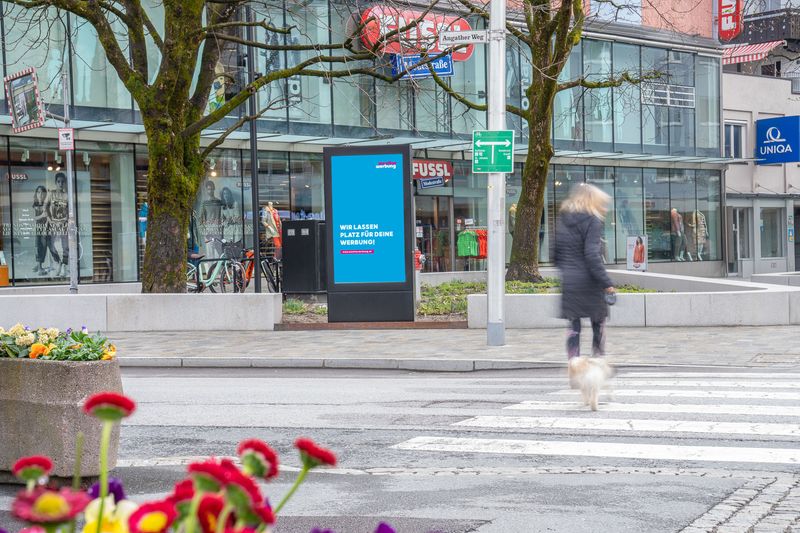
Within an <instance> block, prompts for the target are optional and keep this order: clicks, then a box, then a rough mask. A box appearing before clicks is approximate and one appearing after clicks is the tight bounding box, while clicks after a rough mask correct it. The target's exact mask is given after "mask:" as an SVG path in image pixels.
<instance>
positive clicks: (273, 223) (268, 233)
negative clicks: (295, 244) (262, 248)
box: [261, 202, 283, 259]
mask: <svg viewBox="0 0 800 533" xmlns="http://www.w3.org/2000/svg"><path fill="white" fill-rule="evenodd" d="M261 225H262V226H263V227H264V241H265V242H266V243H267V244H269V243H270V241H272V245H273V246H274V248H275V259H280V258H281V249H282V247H283V243H282V241H281V215H280V213H278V210H277V209H275V206H274V205H273V204H272V202H267V206H266V207H265V208H264V209H263V211H262V212H261Z"/></svg>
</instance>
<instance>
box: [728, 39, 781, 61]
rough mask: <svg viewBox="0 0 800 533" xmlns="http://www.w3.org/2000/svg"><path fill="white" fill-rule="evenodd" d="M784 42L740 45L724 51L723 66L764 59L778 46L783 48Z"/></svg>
mask: <svg viewBox="0 0 800 533" xmlns="http://www.w3.org/2000/svg"><path fill="white" fill-rule="evenodd" d="M785 44H786V41H770V42H768V43H757V44H741V45H739V46H733V47H731V48H727V49H725V52H724V53H723V54H722V64H723V65H734V64H736V63H747V62H748V61H758V60H760V59H764V58H765V57H767V55H768V54H769V53H770V52H771V51H772V50H773V49H775V48H777V47H778V46H783V45H785Z"/></svg>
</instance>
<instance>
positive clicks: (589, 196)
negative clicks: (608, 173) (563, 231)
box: [560, 183, 611, 219]
mask: <svg viewBox="0 0 800 533" xmlns="http://www.w3.org/2000/svg"><path fill="white" fill-rule="evenodd" d="M610 202H611V197H610V196H609V195H608V194H606V193H605V192H603V191H602V190H601V189H599V188H597V187H595V186H594V185H590V184H588V183H579V184H578V185H576V186H575V187H573V188H572V190H571V191H570V192H569V196H568V197H567V199H566V200H564V201H563V202H562V203H561V209H560V211H562V212H564V213H589V214H590V215H594V216H596V217H597V218H599V219H602V218H604V217H605V215H606V212H607V211H608V204H609V203H610Z"/></svg>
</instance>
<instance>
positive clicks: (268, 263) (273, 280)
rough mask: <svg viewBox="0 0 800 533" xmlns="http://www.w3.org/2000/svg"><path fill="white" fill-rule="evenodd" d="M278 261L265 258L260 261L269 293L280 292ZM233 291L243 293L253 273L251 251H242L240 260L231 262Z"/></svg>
mask: <svg viewBox="0 0 800 533" xmlns="http://www.w3.org/2000/svg"><path fill="white" fill-rule="evenodd" d="M280 268H281V267H280V261H278V260H277V259H274V258H269V257H265V258H264V259H262V260H261V273H262V274H263V276H264V277H265V278H266V280H267V290H268V291H269V292H280V289H281V283H280V274H281V273H280ZM231 273H232V279H233V291H234V292H245V290H247V287H249V286H250V281H251V280H252V279H253V274H254V273H255V253H254V252H253V250H247V249H244V250H242V256H241V258H240V259H238V260H236V261H232V262H231Z"/></svg>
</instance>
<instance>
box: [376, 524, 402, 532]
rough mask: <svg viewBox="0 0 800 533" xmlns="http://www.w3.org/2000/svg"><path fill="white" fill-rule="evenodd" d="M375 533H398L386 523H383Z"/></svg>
mask: <svg viewBox="0 0 800 533" xmlns="http://www.w3.org/2000/svg"><path fill="white" fill-rule="evenodd" d="M375 533H397V531H395V530H394V528H393V527H392V526H390V525H389V524H387V523H386V522H381V523H380V524H378V529H376V530H375Z"/></svg>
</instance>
